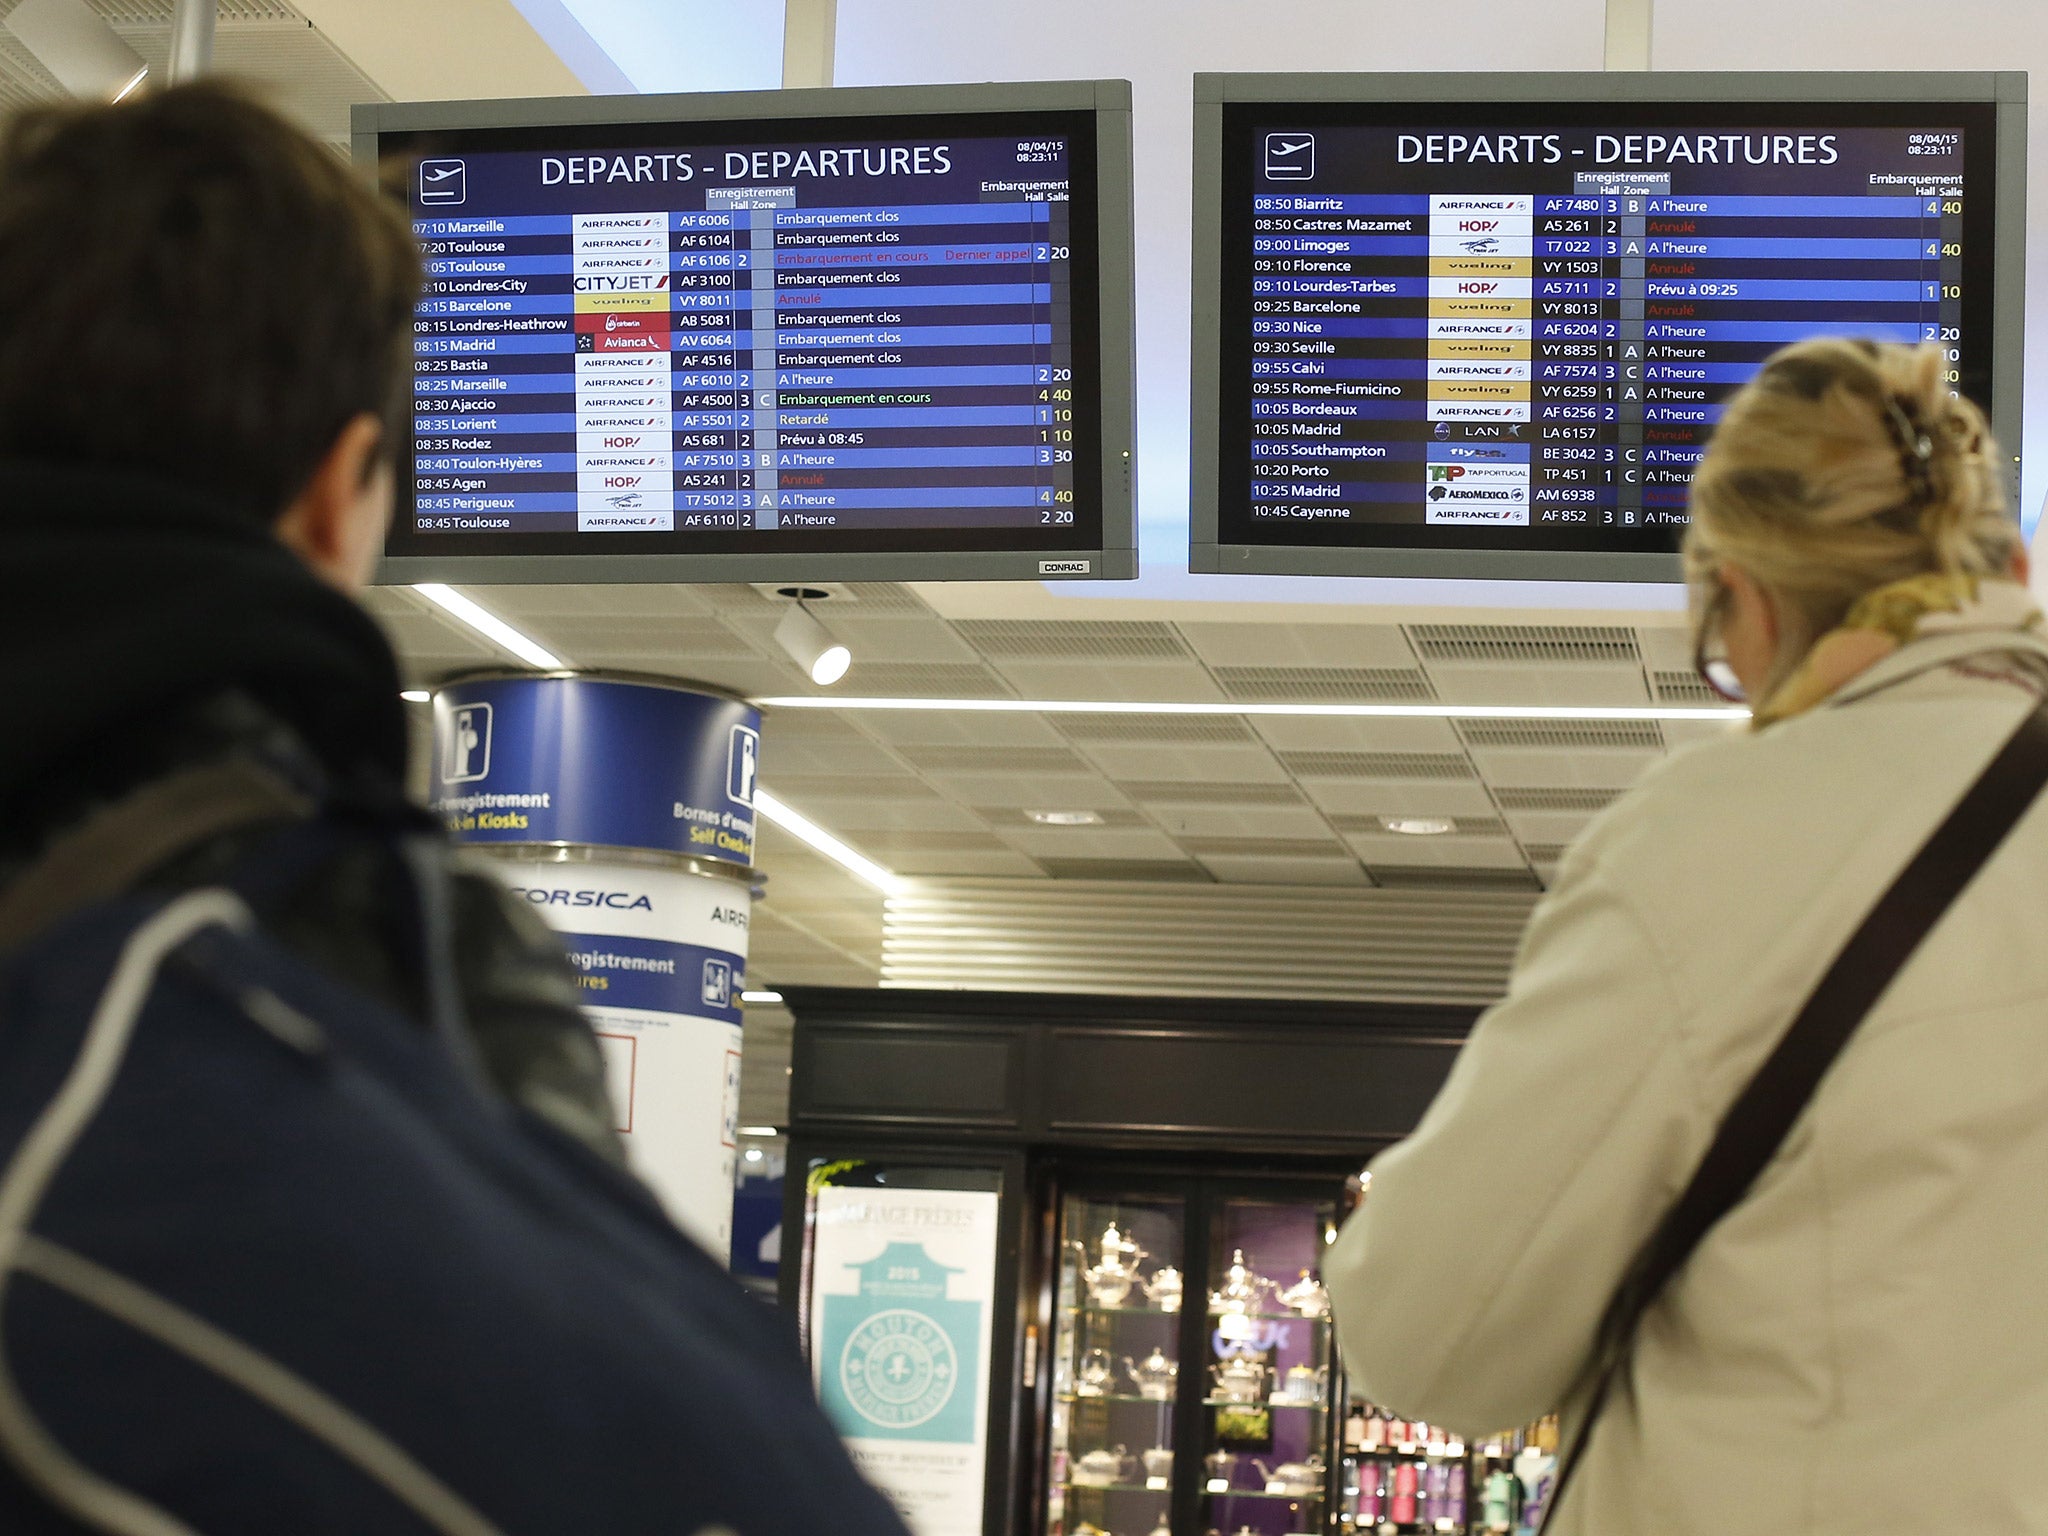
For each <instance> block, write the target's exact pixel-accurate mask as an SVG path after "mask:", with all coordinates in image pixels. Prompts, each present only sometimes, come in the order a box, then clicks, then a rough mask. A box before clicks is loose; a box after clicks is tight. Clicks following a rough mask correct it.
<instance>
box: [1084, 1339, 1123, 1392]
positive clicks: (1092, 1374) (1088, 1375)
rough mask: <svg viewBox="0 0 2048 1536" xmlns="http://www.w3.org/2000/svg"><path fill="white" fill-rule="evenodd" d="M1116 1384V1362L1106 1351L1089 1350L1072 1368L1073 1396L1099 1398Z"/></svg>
mask: <svg viewBox="0 0 2048 1536" xmlns="http://www.w3.org/2000/svg"><path fill="white" fill-rule="evenodd" d="M1115 1383H1116V1360H1115V1359H1114V1357H1112V1356H1111V1354H1110V1352H1109V1351H1108V1350H1106V1349H1091V1350H1089V1351H1088V1352H1087V1353H1086V1354H1085V1355H1083V1356H1082V1357H1081V1361H1080V1364H1078V1365H1076V1366H1075V1367H1074V1394H1075V1396H1077V1397H1101V1396H1102V1395H1103V1394H1104V1393H1106V1392H1107V1391H1109V1389H1110V1388H1111V1387H1112V1386H1113V1385H1115Z"/></svg>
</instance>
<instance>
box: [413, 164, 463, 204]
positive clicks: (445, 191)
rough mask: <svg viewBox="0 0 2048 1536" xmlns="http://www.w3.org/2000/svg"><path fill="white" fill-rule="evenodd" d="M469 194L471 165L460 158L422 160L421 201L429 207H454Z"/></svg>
mask: <svg viewBox="0 0 2048 1536" xmlns="http://www.w3.org/2000/svg"><path fill="white" fill-rule="evenodd" d="M468 195H469V166H468V165H467V164H465V163H464V162H463V161H460V160H422V161H421V162H420V203H421V205H422V206H424V207H428V208H453V207H454V206H456V204H458V203H460V202H461V201H462V200H463V199H464V198H465V197H467V196H468Z"/></svg>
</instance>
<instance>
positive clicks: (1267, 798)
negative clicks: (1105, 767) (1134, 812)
mask: <svg viewBox="0 0 2048 1536" xmlns="http://www.w3.org/2000/svg"><path fill="white" fill-rule="evenodd" d="M1116 787H1117V788H1118V789H1120V790H1122V791H1123V792H1124V793H1125V794H1127V795H1129V796H1130V797H1131V798H1132V799H1133V800H1135V801H1137V802H1138V803H1139V804H1140V805H1227V806H1232V807H1235V806H1241V805H1243V806H1251V805H1300V804H1301V803H1302V799H1301V792H1300V791H1299V790H1297V789H1296V788H1295V787H1294V786H1293V785H1292V784H1203V783H1197V782H1189V783H1185V784H1183V783H1181V782H1179V781H1178V780H1166V781H1164V782H1159V781H1155V780H1151V779H1146V780H1129V779H1120V780H1118V781H1117V786H1116Z"/></svg>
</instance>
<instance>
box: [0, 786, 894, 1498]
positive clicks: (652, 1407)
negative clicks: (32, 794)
mask: <svg viewBox="0 0 2048 1536" xmlns="http://www.w3.org/2000/svg"><path fill="white" fill-rule="evenodd" d="M336 835H338V834H336V833H335V832H334V831H333V830H332V829H329V828H325V827H322V826H321V825H319V824H317V823H313V824H306V825H302V826H301V827H300V828H298V829H296V830H291V831H286V832H282V833H280V834H278V836H277V837H276V838H275V839H271V840H269V841H267V842H266V843H265V844H264V851H263V853H262V854H261V855H260V856H258V857H256V858H255V859H253V860H252V861H251V865H252V867H251V869H250V870H249V871H247V872H246V875H245V876H244V875H238V876H237V877H236V878H235V879H234V880H232V881H230V882H229V883H228V884H227V885H224V886H220V887H211V888H206V889H200V890H195V891H192V892H190V893H188V894H184V895H180V896H174V897H157V898H149V897H140V896H131V897H125V898H119V899H115V900H112V901H102V902H99V903H97V904H95V905H91V906H88V907H86V908H85V909H84V910H82V911H79V912H78V913H77V914H76V915H74V916H72V917H70V918H68V919H66V920H64V921H62V922H61V923H60V924H59V925H58V926H56V927H55V928H52V929H50V930H48V931H46V932H44V933H42V934H40V935H38V936H36V937H34V938H32V939H29V940H28V941H27V942H25V943H24V944H21V945H19V946H18V947H16V948H15V949H14V950H12V951H11V952H9V953H6V954H4V955H0V1530H4V1531H6V1532H9V1533H10V1536H41V1533H45V1532H50V1533H55V1532H66V1533H73V1532H78V1531H81V1530H89V1531H109V1532H119V1533H123V1536H284V1533H290V1536H323V1533H333V1536H343V1533H347V1536H412V1533H426V1532H433V1533H441V1536H596V1533H603V1536H642V1533H645V1536H711V1533H720V1536H723V1533H728V1532H729V1533H736V1536H816V1533H821V1532H831V1533H833V1536H903V1526H902V1524H901V1522H900V1521H899V1520H898V1518H897V1516H896V1514H895V1513H894V1511H893V1510H891V1509H890V1507H889V1506H888V1504H887V1502H886V1501H885V1500H884V1499H883V1498H882V1497H881V1496H880V1495H879V1494H877V1493H876V1492H875V1491H874V1490H873V1489H872V1488H870V1487H869V1486H868V1485H867V1484H866V1483H864V1482H863V1481H862V1480H861V1479H860V1477H859V1476H858V1475H857V1473H856V1472H855V1471H854V1470H853V1467H852V1465H851V1463H850V1462H849V1461H848V1458H847V1456H846V1453H845V1450H844V1449H843V1447H842V1446H841V1445H840V1443H839V1441H838V1438H837V1437H836V1435H835V1434H834V1433H833V1431H832V1429H831V1427H830V1426H829V1424H828V1423H827V1421H826V1420H825V1418H824V1416H823V1415H822V1413H821V1412H820V1410H819V1408H818V1406H817V1403H816V1401H815V1399H814V1397H813V1395H812V1391H811V1385H810V1380H809V1375H808V1373H807V1371H806V1370H805V1368H804V1365H803V1362H802V1359H801V1357H800V1355H799V1354H798V1352H797V1350H796V1348H795V1346H794V1340H793V1337H792V1336H791V1333H790V1331H789V1330H788V1328H787V1326H786V1323H785V1322H784V1320H783V1319H782V1318H780V1317H779V1316H778V1315H777V1314H775V1313H774V1312H772V1311H771V1310H770V1309H768V1308H766V1307H764V1306H762V1305H761V1304H760V1303H759V1302H758V1301H756V1300H755V1299H754V1298H752V1297H750V1296H748V1295H747V1294H746V1293H745V1292H744V1291H742V1290H741V1289H740V1288H739V1287H738V1286H737V1285H736V1284H735V1283H734V1282H733V1281H732V1280H731V1279H730V1278H729V1277H728V1276H727V1275H726V1274H725V1273H724V1272H723V1271H722V1270H721V1269H720V1268H719V1267H718V1266H717V1265H716V1264H715V1263H714V1262H713V1261H712V1260H711V1259H710V1258H709V1257H708V1256H707V1255H705V1254H704V1253H703V1252H702V1251H701V1250H699V1249H697V1248H696V1247H695V1246H694V1245H693V1244H691V1243H690V1242H689V1241H688V1240H687V1239H685V1238H684V1237H682V1236H681V1235H680V1234H679V1233H678V1232H677V1231H676V1230H675V1228H674V1227H672V1226H671V1225H670V1224H669V1222H668V1221H667V1219H666V1218H665V1217H664V1216H663V1215H662V1213H661V1212H660V1210H659V1209H658V1208H657V1207H656V1206H655V1204H654V1202H653V1201H652V1199H651V1197H649V1196H648V1195H647V1194H646V1193H645V1192H644V1191H643V1190H642V1189H641V1188H640V1187H639V1186H638V1185H637V1184H635V1183H634V1182H633V1181H632V1180H631V1179H629V1178H627V1177H625V1176H623V1175H621V1174H619V1173H618V1172H617V1171H615V1170H614V1169H612V1168H610V1167H608V1166H606V1165H605V1164H604V1163H603V1162H602V1161H601V1160H600V1159H599V1158H597V1157H596V1156H595V1155H593V1154H591V1153H589V1152H587V1151H586V1150H585V1149H583V1148H581V1147H579V1146H577V1145H576V1144H574V1143H573V1142H572V1141H571V1140H570V1139H568V1138H567V1137H565V1136H562V1135H560V1134H558V1133H556V1132H554V1131H552V1130H551V1129H550V1128H549V1127H547V1126H546V1125H544V1124H542V1123H541V1122H540V1121H538V1120H537V1119H535V1118H533V1117H532V1116H530V1115H527V1114H525V1113H523V1112H521V1111H518V1110H515V1109H513V1108H512V1107H510V1106H509V1105H507V1104H506V1103H505V1102H504V1100H503V1099H501V1098H500V1097H498V1096H497V1095H495V1094H494V1093H492V1092H491V1091H490V1090H488V1089H487V1088H485V1087H484V1086H483V1085H482V1083H481V1080H480V1079H479V1078H478V1076H477V1075H476V1073H475V1071H474V1069H473V1068H472V1067H471V1065H470V1064H469V1061H468V1059H467V1056H466V1049H465V1045H464V1042H463V1040H462V1038H461V1034H462V1032H461V1030H460V1027H459V1021H455V1022H450V1021H449V1020H448V1019H446V1018H441V1019H439V1020H437V1024H436V1027H435V1028H434V1029H432V1030H427V1029H423V1028H422V1027H421V1026H420V1025H419V1024H418V1023H416V1022H413V1021H411V1020H408V1019H406V1018H403V1017H401V1016H399V1015H397V1014H396V1013H393V1012H391V1011H390V1010H388V1009H387V1008H385V1007H383V1006H382V1005H380V1004H377V1003H375V1002H372V1001H370V1000H368V999H367V998H365V997H364V996H362V995H360V994H358V993H357V992H355V991H354V990H352V989H351V988H349V987H347V986H345V985H344V984H342V983H341V982H339V981H337V980H335V979H334V978H331V977H330V976H328V975H326V974H325V973H324V972H322V971H321V970H319V969H318V968H316V967H314V966H313V965H311V964H309V963H307V962H305V961H303V960H301V959H300V958H298V957H297V956H296V955H294V954H293V953H291V952H289V951H287V950H286V949H284V948H283V947H282V946H280V945H279V944H277V943H275V942H273V941H271V940H270V939H267V938H266V937H265V935H264V934H263V932H262V931H261V930H260V928H259V927H258V925H257V923H256V922H255V920H254V918H253V917H252V915H251V914H252V910H253V908H252V902H251V899H250V897H251V892H252V890H253V889H255V888H256V887H259V886H260V885H261V884H262V882H263V881H264V879H265V878H266V873H265V869H266V866H267V865H270V864H274V863H276V861H278V860H285V861H287V862H291V861H293V860H295V859H297V858H300V857H303V856H304V854H305V845H308V844H318V842H319V841H320V840H321V839H323V838H331V837H333V836H336ZM295 840H296V841H297V842H298V843H299V844H300V845H301V846H299V848H298V850H297V851H296V852H294V851H293V844H294V842H295ZM411 863H412V867H413V868H414V869H415V870H416V871H419V870H423V869H424V870H428V871H429V872H427V873H423V874H421V875H420V877H419V878H420V879H421V881H422V896H423V911H424V912H425V913H426V914H427V916H428V917H429V919H431V916H432V913H433V910H434V901H433V894H432V890H431V886H432V875H431V872H430V870H431V867H432V866H433V865H434V863H435V859H434V858H432V857H430V858H427V859H417V858H416V859H413V860H412V861H411ZM429 931H430V933H431V922H430V925H429ZM445 990H446V989H445V988H438V989H436V988H430V991H442V992H445ZM445 1001H446V999H445V997H444V998H443V1002H445Z"/></svg>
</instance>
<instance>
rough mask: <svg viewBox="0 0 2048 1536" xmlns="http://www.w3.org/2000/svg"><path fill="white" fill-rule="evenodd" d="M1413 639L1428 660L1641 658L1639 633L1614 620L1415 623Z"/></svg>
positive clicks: (1542, 661)
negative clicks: (1637, 636)
mask: <svg viewBox="0 0 2048 1536" xmlns="http://www.w3.org/2000/svg"><path fill="white" fill-rule="evenodd" d="M1408 638H1409V640H1410V641H1411V642H1412V643H1413V644H1414V646H1415V652H1416V654H1417V655H1418V656H1420V657H1421V658H1422V659H1423V660H1424V661H1473V662H1521V663H1524V664H1529V663H1537V664H1547V663H1551V662H1601V663H1604V664H1606V665H1608V666H1614V665H1616V664H1623V665H1626V664H1629V663H1634V662H1639V661H1641V659H1642V657H1641V655H1640V654H1639V653H1638V652H1637V650H1636V633H1635V631H1634V630H1632V629H1625V628H1622V627H1621V626H1619V625H1613V624H1411V625H1409V626H1408Z"/></svg>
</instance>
